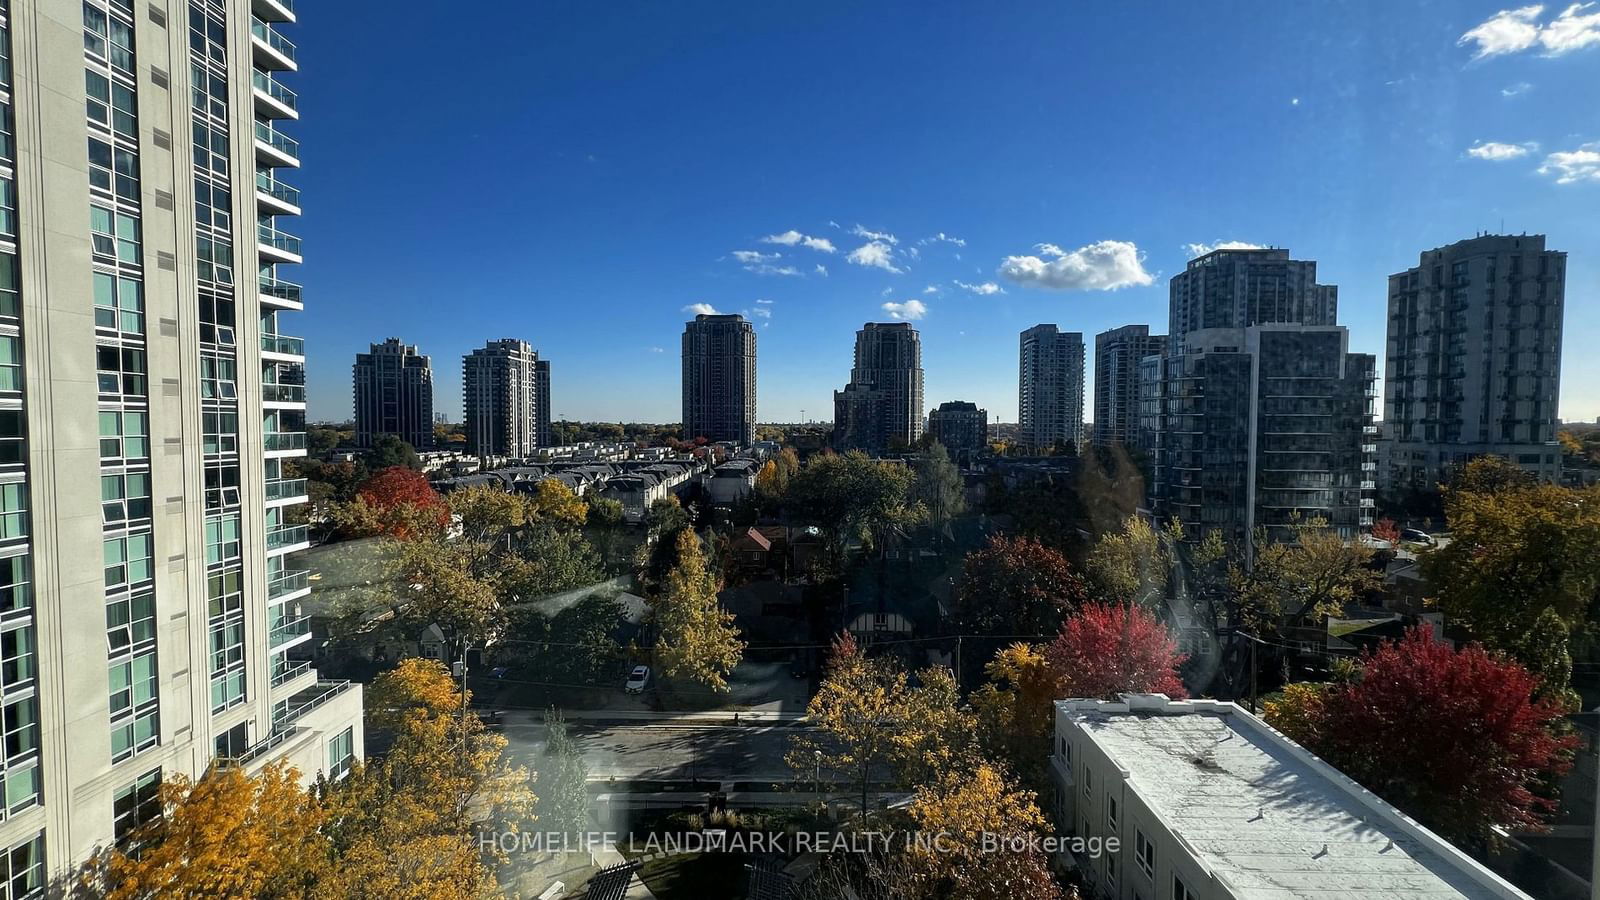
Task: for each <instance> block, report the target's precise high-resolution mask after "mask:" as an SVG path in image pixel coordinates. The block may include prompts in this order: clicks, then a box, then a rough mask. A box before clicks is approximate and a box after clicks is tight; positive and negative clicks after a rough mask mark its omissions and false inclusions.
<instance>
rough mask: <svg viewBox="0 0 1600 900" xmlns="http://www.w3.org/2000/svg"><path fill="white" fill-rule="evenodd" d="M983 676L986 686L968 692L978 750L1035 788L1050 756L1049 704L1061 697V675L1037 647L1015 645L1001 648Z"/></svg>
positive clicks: (1021, 644) (1050, 722)
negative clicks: (981, 746) (986, 676)
mask: <svg viewBox="0 0 1600 900" xmlns="http://www.w3.org/2000/svg"><path fill="white" fill-rule="evenodd" d="M984 671H985V672H987V673H988V675H989V679H990V680H989V682H988V683H986V684H984V685H983V686H982V687H980V688H978V689H977V690H976V691H974V692H973V693H972V708H973V711H974V713H975V714H976V716H977V719H978V733H979V735H980V736H981V738H982V741H983V746H984V750H985V751H986V752H987V753H989V754H991V755H992V756H994V757H996V758H998V759H1000V760H1003V761H1004V762H1005V763H1006V764H1007V765H1008V766H1009V767H1010V768H1011V770H1012V771H1013V772H1016V773H1017V774H1018V775H1019V776H1021V777H1022V778H1023V779H1025V780H1026V782H1027V783H1028V784H1037V783H1040V782H1041V781H1042V780H1043V776H1044V766H1045V762H1046V760H1048V759H1049V756H1050V732H1051V729H1052V727H1053V724H1054V723H1053V720H1052V716H1051V710H1052V706H1051V704H1052V703H1054V702H1055V701H1056V700H1058V699H1060V698H1061V696H1062V693H1061V692H1062V687H1061V680H1062V679H1061V674H1060V673H1059V672H1058V671H1056V669H1055V667H1054V666H1052V665H1051V664H1050V661H1049V660H1048V659H1046V658H1045V655H1044V648H1043V647H1040V646H1037V645H1034V644H1024V643H1020V642H1019V643H1015V644H1011V645H1010V646H1008V647H1002V648H1001V649H1000V651H999V652H997V653H996V654H995V655H994V659H992V660H990V661H989V664H988V665H987V666H985V667H984Z"/></svg>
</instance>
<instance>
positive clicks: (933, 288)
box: [922, 284, 939, 294]
mask: <svg viewBox="0 0 1600 900" xmlns="http://www.w3.org/2000/svg"><path fill="white" fill-rule="evenodd" d="M922 292H923V293H924V294H937V293H939V286H938V285H937V284H930V285H928V286H927V287H925V288H923V289H922Z"/></svg>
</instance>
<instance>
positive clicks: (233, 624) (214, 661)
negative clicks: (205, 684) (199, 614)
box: [210, 614, 245, 715]
mask: <svg viewBox="0 0 1600 900" xmlns="http://www.w3.org/2000/svg"><path fill="white" fill-rule="evenodd" d="M210 640H211V712H212V714H213V715H215V714H216V713H219V712H222V711H223V710H225V709H227V708H229V707H231V706H237V705H238V704H240V703H243V702H244V699H245V694H244V616H243V615H242V614H240V615H238V616H228V617H226V618H224V620H223V621H222V622H220V623H216V622H214V623H213V624H212V625H211V628H210Z"/></svg>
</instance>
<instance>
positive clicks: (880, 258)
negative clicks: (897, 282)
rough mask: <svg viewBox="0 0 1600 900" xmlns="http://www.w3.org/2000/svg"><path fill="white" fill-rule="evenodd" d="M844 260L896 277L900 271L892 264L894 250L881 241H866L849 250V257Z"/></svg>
mask: <svg viewBox="0 0 1600 900" xmlns="http://www.w3.org/2000/svg"><path fill="white" fill-rule="evenodd" d="M845 260H846V261H848V262H853V263H855V264H856V265H858V266H870V267H872V268H876V269H884V270H886V271H889V272H893V273H895V274H896V275H899V274H900V272H901V271H902V270H901V269H900V268H899V267H898V266H896V265H895V264H894V248H893V247H891V246H889V245H888V244H885V243H883V242H882V241H868V242H866V243H865V244H862V245H861V246H859V247H857V248H855V249H854V250H851V251H850V255H848V256H846V257H845Z"/></svg>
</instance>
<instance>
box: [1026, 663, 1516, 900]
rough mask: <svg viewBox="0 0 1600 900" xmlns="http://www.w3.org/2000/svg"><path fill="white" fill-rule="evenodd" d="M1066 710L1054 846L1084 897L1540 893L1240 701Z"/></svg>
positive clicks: (1080, 705)
mask: <svg viewBox="0 0 1600 900" xmlns="http://www.w3.org/2000/svg"><path fill="white" fill-rule="evenodd" d="M1055 720H1056V721H1055V734H1054V738H1053V740H1054V743H1053V747H1052V751H1051V758H1050V776H1051V781H1052V782H1053V788H1054V798H1053V803H1052V809H1051V813H1052V817H1053V818H1054V819H1055V823H1056V832H1057V834H1058V835H1061V836H1064V837H1065V838H1066V840H1064V841H1062V842H1061V843H1060V844H1059V845H1058V846H1057V847H1056V848H1054V849H1055V850H1056V851H1057V853H1056V859H1057V861H1058V862H1060V863H1061V864H1063V865H1066V866H1069V867H1073V868H1076V869H1077V870H1078V871H1079V873H1080V874H1081V876H1082V878H1083V882H1084V886H1083V893H1084V894H1085V896H1088V897H1098V898H1117V900H1168V898H1175V900H1245V898H1249V900H1255V898H1272V900H1327V898H1330V897H1339V898H1350V900H1355V898H1374V900H1375V898H1380V897H1383V898H1391V897H1392V898H1399V897H1418V898H1420V897H1441V898H1443V897H1462V898H1468V900H1490V898H1495V900H1531V898H1529V897H1528V895H1527V894H1525V893H1523V892H1522V891H1520V890H1518V889H1517V888H1516V887H1514V886H1512V885H1511V884H1510V883H1509V882H1507V881H1505V880H1503V879H1502V878H1500V877H1499V876H1498V875H1495V874H1494V873H1493V872H1491V871H1489V870H1488V869H1487V868H1485V867H1484V866H1483V865H1481V864H1479V863H1478V862H1477V861H1476V860H1474V859H1472V858H1471V857H1469V856H1467V855H1466V854H1465V853H1463V852H1461V851H1460V850H1458V849H1456V848H1455V847H1454V846H1452V845H1451V844H1450V843H1449V842H1448V841H1445V840H1444V839H1443V838H1441V837H1439V836H1438V835H1436V834H1434V833H1433V832H1431V831H1429V830H1427V829H1426V828H1423V827H1422V826H1421V825H1419V824H1417V823H1416V822H1415V821H1413V820H1411V819H1410V818H1408V817H1407V816H1406V815H1405V814H1403V813H1401V812H1400V811H1399V810H1397V809H1395V808H1394V807H1393V806H1391V805H1389V804H1388V803H1386V802H1384V801H1383V800H1380V799H1378V797H1377V796H1376V795H1374V794H1372V793H1371V792H1369V791H1367V790H1366V789H1364V788H1362V787H1361V786H1360V785H1358V784H1356V783H1355V782H1354V781H1351V780H1350V779H1349V778H1347V777H1345V776H1344V775H1343V774H1342V773H1340V772H1339V771H1338V770H1336V769H1334V768H1333V767H1332V766H1329V765H1328V764H1327V763H1325V762H1323V761H1322V760H1320V759H1318V758H1317V757H1316V756H1314V755H1313V754H1311V753H1310V752H1308V751H1306V750H1305V749H1304V748H1302V747H1301V746H1300V745H1298V744H1296V743H1295V742H1293V741H1291V740H1289V739H1288V738H1286V737H1284V736H1283V735H1282V734H1280V733H1279V732H1277V731H1275V730H1273V729H1272V728H1270V727H1268V726H1267V725H1266V723H1264V722H1262V721H1261V720H1260V719H1258V718H1256V717H1255V716H1253V715H1251V714H1250V713H1248V712H1246V711H1245V710H1244V709H1243V708H1242V707H1240V706H1239V705H1238V704H1236V703H1224V702H1220V701H1216V700H1185V701H1174V700H1169V699H1168V698H1167V697H1166V696H1165V695H1163V694H1124V695H1123V696H1122V699H1121V700H1120V701H1105V700H1060V701H1057V702H1056V704H1055ZM1113 841H1114V842H1115V846H1113V845H1112V843H1113Z"/></svg>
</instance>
